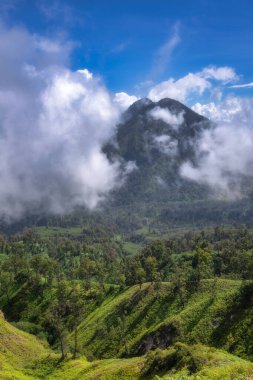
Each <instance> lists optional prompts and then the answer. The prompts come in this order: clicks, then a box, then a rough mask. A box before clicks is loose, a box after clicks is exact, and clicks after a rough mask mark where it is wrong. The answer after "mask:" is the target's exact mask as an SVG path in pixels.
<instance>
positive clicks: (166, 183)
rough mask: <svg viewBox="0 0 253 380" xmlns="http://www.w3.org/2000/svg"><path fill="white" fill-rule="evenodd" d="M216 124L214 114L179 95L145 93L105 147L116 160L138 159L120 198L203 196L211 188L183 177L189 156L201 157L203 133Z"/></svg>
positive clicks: (191, 158) (177, 198)
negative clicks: (197, 108) (205, 112)
mask: <svg viewBox="0 0 253 380" xmlns="http://www.w3.org/2000/svg"><path fill="white" fill-rule="evenodd" d="M210 126H211V123H210V121H209V120H208V119H206V118H205V117H203V116H201V115H199V114H197V113H196V112H194V111H192V110H191V109H190V108H188V107H186V106H185V105H183V104H182V103H180V102H178V101H176V100H173V99H168V98H166V99H162V100H160V101H159V102H152V101H151V100H150V99H147V98H144V99H141V100H138V101H137V102H135V103H134V104H132V105H131V106H130V107H129V108H128V110H127V111H126V112H125V113H124V114H123V116H122V120H121V123H120V124H119V125H118V127H117V130H116V133H115V136H114V139H113V141H112V142H110V143H109V144H107V146H106V147H105V148H104V151H105V152H106V154H107V156H108V157H109V158H110V159H111V160H114V159H118V160H121V161H122V162H129V161H131V162H133V163H134V165H135V169H134V170H133V171H132V173H131V174H130V175H129V177H128V179H127V181H126V183H125V184H124V186H123V187H122V188H121V189H120V190H117V191H115V192H114V195H115V197H114V199H117V202H120V203H123V204H126V203H128V202H129V203H132V202H134V203H135V202H141V201H154V200H156V201H157V200H159V201H166V200H172V201H175V200H185V199H188V198H189V197H190V198H196V197H197V198H198V199H201V198H202V197H203V196H204V193H205V192H206V189H204V187H203V186H200V185H198V184H195V183H192V182H191V181H188V180H186V179H184V178H182V177H181V176H180V173H179V171H180V166H181V165H182V163H183V162H185V161H190V162H192V163H194V162H195V158H196V157H195V151H196V149H195V147H196V144H197V143H198V138H199V136H200V134H201V133H202V131H203V130H204V129H206V128H210Z"/></svg>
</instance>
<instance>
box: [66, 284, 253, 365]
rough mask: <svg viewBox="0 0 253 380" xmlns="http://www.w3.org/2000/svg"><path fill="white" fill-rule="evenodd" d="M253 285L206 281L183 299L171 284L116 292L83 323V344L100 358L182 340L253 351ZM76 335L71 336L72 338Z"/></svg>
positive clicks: (242, 353)
mask: <svg viewBox="0 0 253 380" xmlns="http://www.w3.org/2000/svg"><path fill="white" fill-rule="evenodd" d="M252 324H253V313H252V286H250V285H247V286H246V285H244V288H243V290H242V282H241V281H233V280H221V279H220V280H217V281H216V280H204V281H202V283H201V284H200V286H199V288H198V289H197V290H196V291H194V292H192V293H190V294H189V295H188V300H187V301H186V302H185V304H182V300H181V298H180V296H179V295H177V294H175V293H174V292H173V290H172V286H171V284H170V283H162V284H160V285H159V287H157V286H155V285H151V284H144V285H143V286H142V288H141V289H140V287H139V286H133V287H130V288H129V289H127V290H124V291H122V292H119V293H118V294H112V295H111V296H109V297H108V298H107V299H106V301H105V302H104V303H103V304H102V305H101V306H100V307H98V308H97V309H96V310H95V311H94V312H92V313H91V314H90V315H89V316H88V317H87V318H86V319H85V320H84V321H83V322H82V323H81V325H80V327H79V348H80V349H81V351H82V352H83V353H85V354H92V355H94V357H96V358H109V357H121V356H134V355H140V354H144V353H145V352H147V351H148V350H150V349H151V348H152V349H153V348H156V347H160V348H166V347H168V346H170V345H171V344H173V343H175V342H177V341H182V342H186V343H195V342H196V343H197V342H201V343H204V344H207V345H213V346H216V347H222V348H224V349H226V350H228V351H230V352H232V353H235V354H238V355H240V356H242V357H246V358H252V353H253V328H252ZM71 340H72V337H71V336H70V342H71Z"/></svg>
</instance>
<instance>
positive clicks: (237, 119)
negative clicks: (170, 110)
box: [192, 96, 253, 124]
mask: <svg viewBox="0 0 253 380" xmlns="http://www.w3.org/2000/svg"><path fill="white" fill-rule="evenodd" d="M252 106H253V104H252V99H250V98H240V97H236V96H227V97H226V98H225V99H224V101H223V102H219V103H215V102H211V103H206V104H201V103H196V104H194V106H193V107H192V109H193V110H194V111H195V112H197V113H199V114H201V115H203V116H205V117H207V118H209V119H211V120H213V121H215V122H217V123H223V122H225V123H238V124H241V123H242V122H243V123H245V122H249V123H250V122H251V117H253V114H252Z"/></svg>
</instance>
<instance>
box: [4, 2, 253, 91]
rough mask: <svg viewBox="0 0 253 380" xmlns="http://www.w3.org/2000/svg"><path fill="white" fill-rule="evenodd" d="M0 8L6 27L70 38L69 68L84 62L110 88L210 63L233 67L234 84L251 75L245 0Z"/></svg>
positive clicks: (251, 16) (252, 8)
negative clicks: (169, 46) (71, 48)
mask: <svg viewBox="0 0 253 380" xmlns="http://www.w3.org/2000/svg"><path fill="white" fill-rule="evenodd" d="M1 14H2V19H3V20H4V22H5V23H6V24H8V25H9V26H23V27H25V28H26V29H28V30H29V32H30V33H34V34H41V35H44V36H47V37H48V38H53V39H54V38H58V39H59V38H60V39H63V40H68V41H69V40H71V41H72V42H73V46H74V48H73V50H72V54H71V61H70V66H71V68H72V69H78V68H83V67H87V68H88V69H89V70H90V71H92V72H93V73H95V74H97V75H100V76H102V77H103V80H104V81H105V83H106V85H107V87H108V88H109V89H110V90H111V91H113V92H117V91H126V92H129V93H137V94H138V93H139V94H140V95H142V94H143V93H144V92H145V85H143V83H144V84H145V83H146V82H148V81H153V83H159V82H161V81H163V80H166V79H168V78H169V77H173V78H179V77H182V76H184V75H186V74H187V73H189V72H197V71H199V70H201V69H202V68H203V67H206V66H209V65H216V66H230V67H233V68H234V69H235V71H236V73H237V74H239V75H240V76H241V77H240V80H239V82H240V83H244V82H245V83H247V82H253V74H252V61H253V44H252V37H253V22H252V20H253V2H252V0H241V1H238V0H220V1H217V0H212V1H211V0H209V1H208V0H191V1H188V0H176V1H175V0H173V1H172V0H156V1H154V0H145V1H144V0H135V1H134V0H128V1H119V0H107V1H104V0H92V1H90V0H86V1H81V0H72V1H55V0H53V1H43V0H37V1H36V0H34V1H32V0H17V1H14V0H9V1H6V2H5V1H1ZM175 34H176V35H177V41H176V43H175V46H173V48H172V49H169V51H168V49H167V50H166V49H165V51H164V52H163V47H164V46H166V44H167V43H169V41H171V39H172V38H173V36H175ZM157 66H159V69H158V70H157V69H156V67H157ZM234 91H237V92H240V94H241V95H242V94H249V93H251V92H252V89H237V90H235V89H234Z"/></svg>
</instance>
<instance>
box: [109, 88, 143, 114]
mask: <svg viewBox="0 0 253 380" xmlns="http://www.w3.org/2000/svg"><path fill="white" fill-rule="evenodd" d="M138 99H140V98H138V97H137V96H135V95H128V94H127V93H126V92H117V93H116V94H115V96H114V102H115V103H116V104H117V105H118V106H119V107H120V109H121V110H122V111H125V110H126V109H127V108H128V107H130V106H131V105H132V104H133V103H134V102H136V101H137V100H138Z"/></svg>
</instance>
